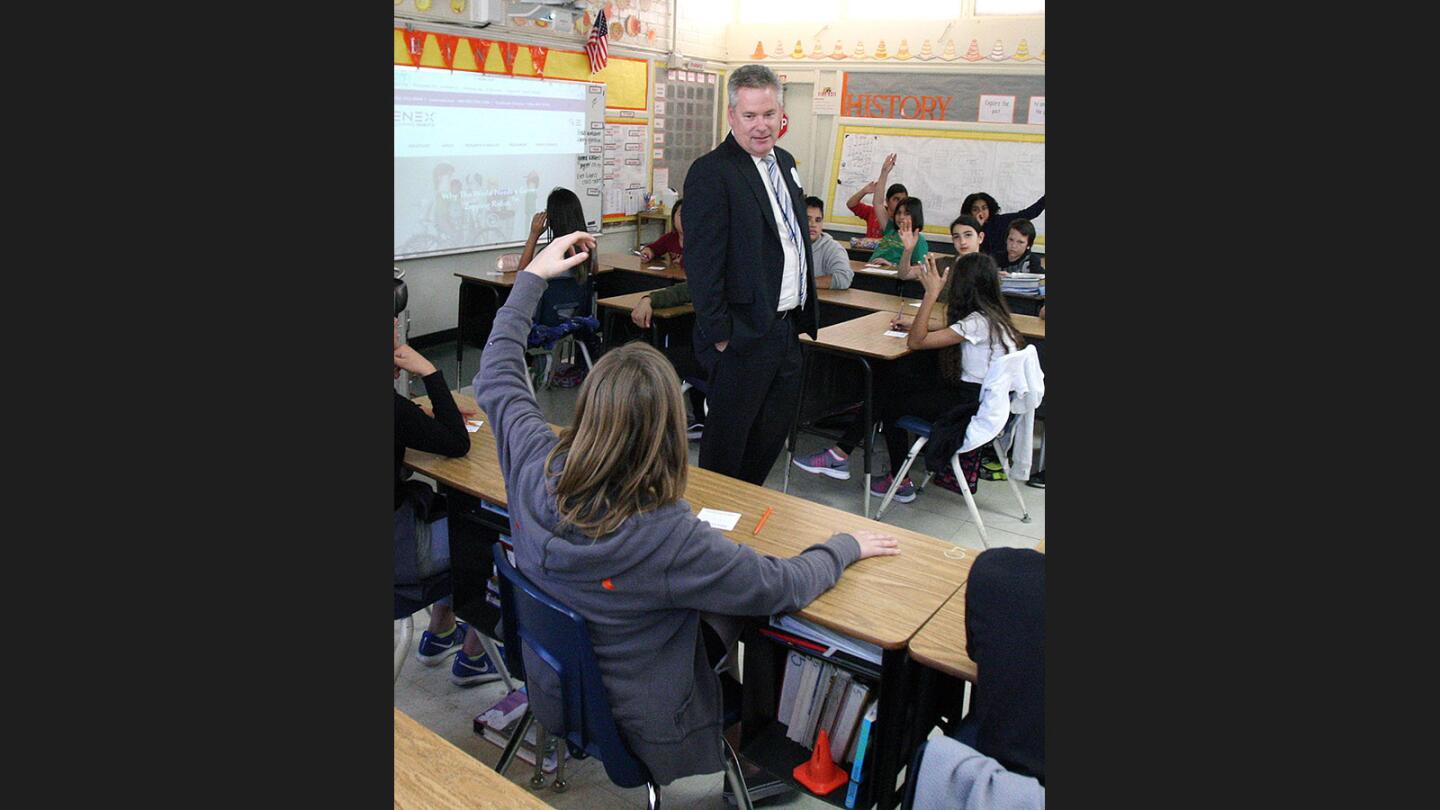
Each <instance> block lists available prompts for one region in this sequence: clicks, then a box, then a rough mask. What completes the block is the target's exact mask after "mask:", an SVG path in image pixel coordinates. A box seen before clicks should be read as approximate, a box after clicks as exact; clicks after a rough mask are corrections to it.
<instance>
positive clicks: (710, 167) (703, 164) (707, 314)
mask: <svg viewBox="0 0 1440 810" xmlns="http://www.w3.org/2000/svg"><path fill="white" fill-rule="evenodd" d="M713 155H714V153H711V155H707V156H706V157H703V158H701V159H700V160H698V161H696V162H695V164H693V165H692V166H691V167H690V171H689V172H688V173H686V175H685V224H686V226H687V227H686V239H685V243H686V244H687V245H688V247H687V248H686V249H685V276H686V278H687V279H688V281H689V283H690V295H691V296H692V297H693V299H694V302H695V320H696V323H698V324H699V326H700V330H701V331H702V332H704V333H705V338H706V339H707V340H709V341H710V342H711V343H714V344H715V345H716V347H717V348H719V347H721V346H723V345H728V344H729V342H730V334H731V330H732V321H731V318H730V308H729V306H728V305H727V304H726V302H725V265H726V260H727V258H728V256H727V254H728V251H729V249H730V203H729V197H728V194H727V189H726V184H725V183H724V182H723V180H722V179H721V178H720V177H718V176H717V175H718V174H719V172H720V171H721V170H722V167H720V166H717V165H716V162H717V159H716V158H715V157H713ZM722 350H723V349H722Z"/></svg>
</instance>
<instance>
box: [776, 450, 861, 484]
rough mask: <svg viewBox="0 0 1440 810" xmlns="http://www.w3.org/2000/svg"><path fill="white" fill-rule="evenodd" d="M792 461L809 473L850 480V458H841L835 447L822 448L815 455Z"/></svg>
mask: <svg viewBox="0 0 1440 810" xmlns="http://www.w3.org/2000/svg"><path fill="white" fill-rule="evenodd" d="M790 463H792V464H794V465H795V466H796V467H799V468H800V469H802V470H804V471H805V472H808V473H818V474H820V475H828V476H830V477H831V478H838V479H840V480H841V481H849V480H850V459H848V458H840V457H839V456H838V455H836V454H835V448H833V447H832V448H830V449H829V450H821V451H820V452H818V453H816V454H815V455H813V456H805V457H804V458H797V459H794V460H792V461H791V462H790Z"/></svg>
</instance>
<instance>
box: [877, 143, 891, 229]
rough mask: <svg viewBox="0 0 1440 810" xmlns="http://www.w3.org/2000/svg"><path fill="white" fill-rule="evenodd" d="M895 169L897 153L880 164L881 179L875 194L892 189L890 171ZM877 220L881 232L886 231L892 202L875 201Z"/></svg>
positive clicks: (887, 200) (886, 200)
mask: <svg viewBox="0 0 1440 810" xmlns="http://www.w3.org/2000/svg"><path fill="white" fill-rule="evenodd" d="M893 168H895V153H894V152H891V153H890V154H889V155H887V156H886V158H885V162H884V163H881V164H880V179H879V180H876V181H875V193H876V194H884V193H885V189H887V188H889V187H890V170H891V169H893ZM875 220H876V221H877V222H879V223H880V230H881V231H884V230H885V226H886V225H889V224H890V200H889V199H888V198H886V199H883V200H882V199H880V198H879V197H877V198H876V199H875Z"/></svg>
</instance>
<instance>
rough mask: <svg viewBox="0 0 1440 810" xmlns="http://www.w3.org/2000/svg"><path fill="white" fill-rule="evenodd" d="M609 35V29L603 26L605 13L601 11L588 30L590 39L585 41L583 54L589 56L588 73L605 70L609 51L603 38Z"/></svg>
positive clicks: (608, 59)
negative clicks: (593, 24) (592, 26)
mask: <svg viewBox="0 0 1440 810" xmlns="http://www.w3.org/2000/svg"><path fill="white" fill-rule="evenodd" d="M609 33H610V28H609V27H608V26H607V25H605V12H604V11H603V10H602V11H601V12H600V14H599V16H597V17H596V18H595V27H594V28H591V29H590V38H589V39H587V40H585V53H586V54H588V55H589V56H590V72H591V73H599V72H600V71H602V70H604V69H605V63H606V62H609V61H610V51H609V49H608V48H607V46H606V44H605V37H606V35H608V34H609Z"/></svg>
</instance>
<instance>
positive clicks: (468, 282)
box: [455, 270, 516, 385]
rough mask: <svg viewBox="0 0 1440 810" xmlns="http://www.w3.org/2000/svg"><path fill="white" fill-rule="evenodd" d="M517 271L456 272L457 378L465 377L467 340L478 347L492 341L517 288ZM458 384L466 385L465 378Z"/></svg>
mask: <svg viewBox="0 0 1440 810" xmlns="http://www.w3.org/2000/svg"><path fill="white" fill-rule="evenodd" d="M515 275H516V273H515V271H511V272H509V273H496V272H485V271H479V270H472V271H466V272H463V273H456V274H455V277H456V278H458V279H460V295H459V312H458V313H456V316H455V376H456V377H463V376H464V369H465V366H463V365H461V361H462V360H464V359H465V341H466V339H467V338H468V339H469V340H470V342H471V343H473V344H475V345H476V346H484V345H485V341H487V340H489V339H490V327H491V326H492V325H493V324H494V323H495V313H497V312H499V311H500V306H501V305H502V304H504V303H505V299H506V298H508V297H509V295H510V288H512V287H514V286H515ZM455 384H456V385H464V384H465V380H464V379H457V380H456V381H455Z"/></svg>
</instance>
